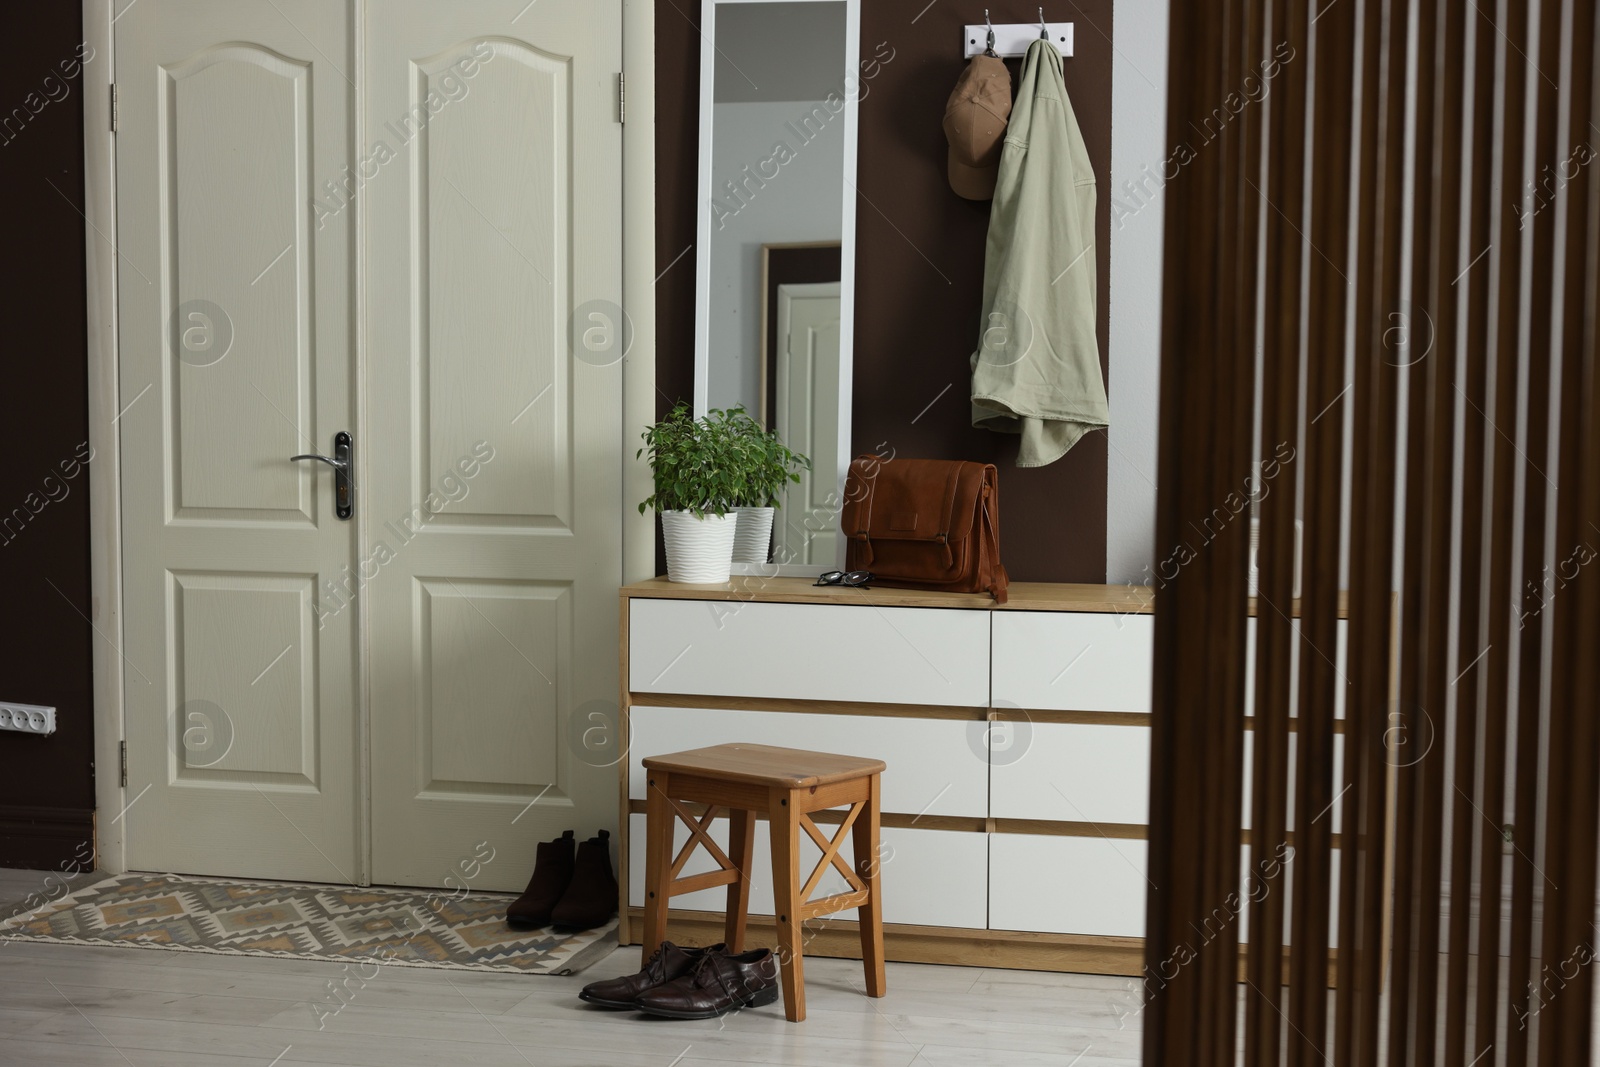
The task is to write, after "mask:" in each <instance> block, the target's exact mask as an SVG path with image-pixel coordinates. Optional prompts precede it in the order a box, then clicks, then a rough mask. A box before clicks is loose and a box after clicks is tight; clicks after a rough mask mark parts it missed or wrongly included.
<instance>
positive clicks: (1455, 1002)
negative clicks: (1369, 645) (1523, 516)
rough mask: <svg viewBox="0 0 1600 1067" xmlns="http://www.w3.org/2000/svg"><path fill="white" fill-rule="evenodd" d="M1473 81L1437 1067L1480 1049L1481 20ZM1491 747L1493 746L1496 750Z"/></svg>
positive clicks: (1487, 169)
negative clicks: (1446, 892)
mask: <svg viewBox="0 0 1600 1067" xmlns="http://www.w3.org/2000/svg"><path fill="white" fill-rule="evenodd" d="M1473 32H1474V38H1473V55H1472V81H1471V83H1470V90H1471V91H1470V97H1469V94H1468V93H1467V92H1466V91H1465V87H1464V91H1463V93H1462V97H1463V99H1468V98H1470V100H1471V102H1472V109H1471V121H1472V158H1471V160H1470V167H1469V168H1468V175H1469V178H1470V183H1471V198H1470V204H1469V206H1468V210H1467V227H1466V232H1467V251H1466V255H1467V257H1468V264H1467V266H1466V267H1465V268H1464V270H1463V273H1462V276H1461V277H1460V278H1459V279H1458V280H1457V281H1456V282H1455V283H1454V287H1457V288H1458V289H1464V290H1465V294H1466V312H1467V326H1466V335H1465V338H1464V341H1465V345H1464V348H1465V355H1464V357H1463V363H1464V364H1465V371H1466V373H1465V379H1466V385H1465V387H1464V390H1463V393H1464V396H1465V399H1466V405H1465V409H1464V413H1463V418H1462V437H1461V456H1462V479H1461V494H1462V495H1461V507H1460V519H1461V521H1460V529H1461V564H1460V579H1459V581H1460V595H1459V597H1458V600H1457V602H1458V604H1459V609H1458V610H1459V615H1460V626H1459V630H1458V633H1457V641H1456V668H1455V669H1456V671H1457V672H1458V673H1457V675H1456V678H1455V680H1454V682H1453V683H1452V685H1453V686H1454V687H1455V706H1456V720H1455V744H1456V749H1455V766H1454V770H1453V773H1452V784H1453V788H1452V789H1451V790H1450V791H1449V793H1448V796H1447V799H1448V801H1449V807H1450V936H1449V943H1448V949H1447V951H1448V955H1447V974H1446V982H1445V1027H1444V1060H1443V1062H1444V1064H1445V1067H1467V1063H1468V1062H1469V1060H1470V1059H1471V1058H1473V1057H1476V1056H1477V1055H1478V1051H1479V1050H1477V1049H1474V1050H1473V1052H1472V1054H1471V1056H1469V1055H1468V1053H1467V1049H1468V1047H1469V1045H1468V1038H1469V1031H1470V1025H1469V1017H1468V1014H1467V1008H1468V997H1467V992H1468V980H1469V978H1470V976H1471V973H1472V957H1471V955H1470V951H1471V939H1472V907H1473V899H1472V897H1473V893H1472V858H1473V857H1472V843H1473V839H1474V831H1475V830H1476V829H1477V828H1478V824H1479V821H1480V817H1479V815H1478V813H1477V810H1476V803H1477V802H1476V800H1475V799H1474V797H1475V796H1476V795H1477V793H1478V700H1479V693H1480V692H1481V690H1480V689H1479V687H1478V679H1479V678H1480V677H1481V674H1480V672H1479V670H1478V667H1479V665H1480V664H1481V662H1482V659H1483V656H1484V654H1485V648H1484V643H1483V642H1484V633H1483V631H1484V626H1483V624H1482V616H1481V606H1482V599H1483V597H1482V594H1483V586H1482V577H1483V564H1484V560H1483V547H1484V545H1483V542H1484V538H1483V521H1482V520H1483V500H1484V494H1483V476H1482V475H1483V467H1484V459H1485V457H1484V425H1483V420H1482V418H1481V415H1480V413H1481V412H1483V411H1484V410H1485V409H1486V408H1487V407H1488V399H1487V393H1488V344H1489V336H1488V334H1489V300H1488V290H1489V271H1490V266H1491V264H1490V263H1486V262H1483V261H1482V259H1481V258H1479V257H1483V256H1486V254H1487V253H1488V251H1489V246H1490V234H1489V231H1490V226H1491V225H1492V222H1493V201H1492V200H1491V199H1490V193H1491V188H1490V183H1491V181H1492V179H1493V173H1494V171H1493V161H1494V143H1493V142H1494V52H1495V41H1496V40H1497V37H1496V34H1495V32H1494V30H1493V28H1492V27H1491V26H1489V25H1488V24H1487V23H1485V22H1483V21H1481V20H1480V21H1479V22H1478V23H1477V24H1476V25H1475V26H1474V27H1473ZM1496 751H1498V750H1496Z"/></svg>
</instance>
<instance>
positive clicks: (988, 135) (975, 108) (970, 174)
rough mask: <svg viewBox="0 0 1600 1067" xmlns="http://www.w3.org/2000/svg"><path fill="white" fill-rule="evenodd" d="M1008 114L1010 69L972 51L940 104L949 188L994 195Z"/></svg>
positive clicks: (981, 195)
mask: <svg viewBox="0 0 1600 1067" xmlns="http://www.w3.org/2000/svg"><path fill="white" fill-rule="evenodd" d="M1010 117H1011V72H1010V71H1008V70H1007V69H1006V65H1005V63H1003V62H1002V61H1000V60H999V59H996V58H995V57H993V56H973V57H972V62H971V63H968V64H967V69H966V70H964V71H962V72H961V78H960V80H958V81H957V82H956V87H955V91H953V92H952V93H951V94H950V100H949V101H948V102H947V103H946V104H945V106H944V135H945V138H946V139H947V140H948V141H949V142H950V160H949V168H950V188H952V189H954V190H955V191H956V195H957V196H963V197H966V198H967V199H968V200H989V199H991V198H992V197H993V196H994V182H995V177H996V176H997V175H998V173H999V171H1000V145H1001V142H1002V141H1003V140H1004V139H1005V135H1006V122H1007V121H1008V120H1009V119H1010Z"/></svg>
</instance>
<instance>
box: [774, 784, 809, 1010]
mask: <svg viewBox="0 0 1600 1067" xmlns="http://www.w3.org/2000/svg"><path fill="white" fill-rule="evenodd" d="M798 802H799V794H798V793H797V792H793V791H790V790H788V789H776V790H773V793H772V800H771V801H770V802H769V804H768V806H767V819H768V820H769V821H770V822H771V823H772V901H773V905H774V908H775V910H776V911H777V913H778V916H777V917H778V947H777V949H776V952H777V955H778V967H779V970H780V971H782V973H783V1014H784V1016H785V1017H786V1018H787V1019H788V1020H789V1021H790V1022H792V1023H797V1022H801V1021H802V1020H804V1019H805V1017H806V990H805V973H804V972H805V965H804V961H803V957H802V955H801V953H802V951H803V945H802V942H801V939H800V930H801V921H800V906H801V905H802V904H803V903H805V902H804V901H802V900H801V899H800V888H801V881H800V880H801V878H803V877H804V875H802V874H801V871H800V833H801V831H800V815H799V812H798V811H797V808H798V807H799V803H798Z"/></svg>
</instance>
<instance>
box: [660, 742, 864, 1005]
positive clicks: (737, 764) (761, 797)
mask: <svg viewBox="0 0 1600 1067" xmlns="http://www.w3.org/2000/svg"><path fill="white" fill-rule="evenodd" d="M644 767H645V771H646V777H647V778H648V779H649V786H650V787H649V790H648V800H647V801H646V812H647V819H648V826H647V829H646V831H645V901H644V951H643V956H644V957H645V958H648V957H649V956H650V954H651V953H652V952H654V951H655V950H656V947H657V946H658V945H660V944H661V942H662V940H663V938H664V937H665V936H666V930H667V901H668V900H669V899H671V898H672V897H675V896H678V895H679V894H681V893H692V892H694V891H695V890H697V889H709V888H711V887H712V886H719V885H725V886H727V887H728V911H727V920H726V922H727V925H726V933H725V935H724V940H725V941H727V943H728V951H729V952H742V951H743V950H744V933H745V921H746V916H747V912H748V910H749V907H750V866H751V861H752V857H753V855H754V851H755V840H756V839H755V817H756V816H757V815H758V814H764V815H766V816H767V820H768V822H770V823H771V824H772V894H773V904H774V910H775V911H776V912H777V920H778V947H777V950H776V951H777V955H778V962H779V967H780V968H781V970H782V972H783V1011H784V1014H785V1015H786V1016H787V1017H788V1019H789V1021H790V1022H795V1023H797V1022H799V1021H800V1020H802V1019H804V1018H805V1017H806V993H805V977H804V974H803V972H802V967H801V951H802V948H803V945H802V941H801V936H800V933H801V928H802V926H803V924H804V923H805V921H806V920H807V919H811V918H815V917H816V916H819V915H830V914H832V913H833V912H836V911H844V910H846V909H848V908H857V909H859V910H858V917H859V920H860V924H861V958H862V962H863V963H864V964H865V966H866V971H867V996H869V997H881V996H883V994H884V990H885V982H884V972H883V896H882V893H881V891H880V890H879V884H878V867H879V864H878V776H879V775H880V774H881V773H882V772H883V761H882V760H875V759H863V758H861V757H858V756H835V755H831V754H829V753H826V752H807V751H805V750H803V749H796V748H774V747H772V746H771V745H742V744H733V745H714V746H712V747H711V748H697V749H693V750H691V751H688V752H674V753H671V754H670V755H664V756H650V757H647V758H646V759H645V761H644ZM685 803H690V804H705V805H707V807H706V812H705V814H704V815H702V816H699V817H698V818H697V817H696V816H695V815H694V813H693V812H691V811H688V810H687V809H685V807H684V804H685ZM844 804H849V805H850V811H849V813H848V814H846V815H845V817H844V823H843V825H841V826H840V827H839V832H838V833H836V834H834V835H833V837H832V838H831V839H830V838H829V837H827V836H826V835H825V834H823V833H822V831H821V830H819V829H817V826H816V824H815V823H814V822H812V820H811V814H810V813H811V812H814V811H821V810H822V809H824V808H833V807H839V806H842V805H844ZM721 808H726V809H728V815H729V822H730V828H729V832H728V852H724V851H723V850H722V849H720V848H718V847H717V844H716V842H715V841H713V840H712V839H711V835H710V834H709V833H708V830H709V828H710V826H711V820H712V819H714V818H716V816H717V812H718V810H719V809H721ZM674 815H676V818H674ZM677 819H682V820H683V821H684V822H685V823H686V824H687V825H688V827H689V834H690V836H689V840H688V841H687V842H686V843H685V844H684V846H683V849H682V850H681V851H679V853H678V854H677V855H676V856H673V854H672V831H673V827H674V826H675V825H676V824H677ZM802 832H804V833H805V834H806V836H808V837H810V838H811V840H812V841H815V842H816V844H817V847H818V848H820V849H821V850H822V861H821V862H820V863H818V864H817V868H816V870H814V871H812V872H811V875H810V877H808V878H806V879H805V881H804V882H802V881H801V880H800V879H801V874H800V835H801V833H802ZM850 833H854V835H855V860H856V864H855V870H851V869H850V867H849V865H847V864H846V863H845V862H844V860H843V859H842V858H841V857H840V855H839V846H840V845H842V844H844V839H845V835H846V834H850ZM696 846H703V847H704V848H705V850H706V851H707V852H708V853H710V854H711V858H712V859H714V860H716V862H717V864H718V866H719V867H720V868H721V869H720V870H715V871H706V872H705V873H703V874H692V875H689V876H687V877H683V878H680V877H678V873H679V872H680V871H682V870H683V867H684V864H685V863H687V862H688V861H689V857H690V856H691V855H693V853H694V851H695V848H696ZM729 853H731V854H732V855H731V856H730V855H729ZM829 867H833V868H835V869H837V870H838V871H839V873H840V874H842V875H844V878H845V881H846V882H848V883H849V885H850V887H851V888H850V891H849V892H845V893H840V894H838V895H837V896H831V897H824V898H822V899H821V900H810V899H809V898H810V896H811V892H812V890H814V889H815V888H816V887H817V883H818V882H819V881H821V880H822V875H823V873H824V872H826V871H827V870H828V868H829Z"/></svg>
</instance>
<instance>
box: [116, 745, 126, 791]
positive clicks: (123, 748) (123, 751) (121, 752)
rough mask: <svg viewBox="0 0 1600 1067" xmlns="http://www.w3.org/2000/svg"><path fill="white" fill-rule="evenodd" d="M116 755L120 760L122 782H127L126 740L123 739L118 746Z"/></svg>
mask: <svg viewBox="0 0 1600 1067" xmlns="http://www.w3.org/2000/svg"><path fill="white" fill-rule="evenodd" d="M118 755H119V756H120V758H121V761H122V784H123V785H127V784H128V742H126V741H124V742H122V743H121V745H120V746H119V752H118Z"/></svg>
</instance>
